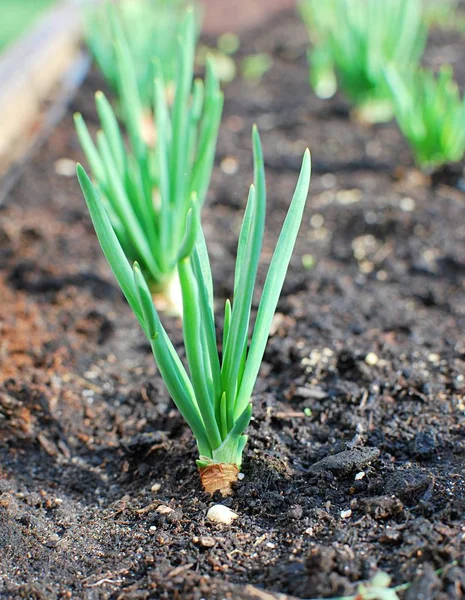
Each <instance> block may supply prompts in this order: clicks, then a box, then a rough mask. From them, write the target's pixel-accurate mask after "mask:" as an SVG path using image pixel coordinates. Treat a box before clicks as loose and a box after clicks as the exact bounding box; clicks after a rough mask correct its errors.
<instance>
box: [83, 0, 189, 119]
mask: <svg viewBox="0 0 465 600" xmlns="http://www.w3.org/2000/svg"><path fill="white" fill-rule="evenodd" d="M188 4H192V2H189V3H188V2H186V0H121V1H120V2H118V4H117V5H116V4H114V3H110V2H106V3H105V4H104V6H97V7H92V8H89V9H88V11H87V14H86V17H87V18H86V41H87V45H88V47H89V50H90V52H91V54H92V56H93V58H94V60H95V62H96V63H97V65H98V67H99V69H100V70H101V72H102V74H103V76H104V77H105V79H106V81H107V83H108V84H109V85H110V86H111V87H112V88H113V89H114V90H115V91H118V89H119V85H120V81H119V62H118V56H117V50H116V47H115V42H116V43H117V42H118V39H119V37H120V35H121V34H123V35H124V37H125V39H126V40H127V46H128V50H129V53H130V56H131V60H132V61H133V64H134V71H135V75H136V81H137V89H138V91H139V96H140V99H141V102H142V105H143V106H144V107H145V108H150V107H151V106H152V105H153V93H154V88H153V79H154V77H155V67H154V61H156V62H158V64H159V65H161V71H162V75H163V80H164V81H165V82H166V84H167V85H170V84H172V83H174V80H175V78H176V72H177V66H176V62H177V44H178V37H179V35H180V33H181V31H182V23H183V15H184V12H185V9H186V6H187V5H188Z"/></svg>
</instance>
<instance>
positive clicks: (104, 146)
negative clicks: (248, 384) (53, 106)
mask: <svg viewBox="0 0 465 600" xmlns="http://www.w3.org/2000/svg"><path fill="white" fill-rule="evenodd" d="M195 27H196V26H195V18H194V14H193V11H192V10H188V11H187V13H186V16H185V20H184V24H183V29H182V35H181V37H180V39H179V40H178V71H177V77H176V88H175V95H174V101H173V104H172V106H169V104H168V101H167V94H166V88H165V81H164V78H163V74H162V71H161V68H160V65H159V63H156V64H155V75H156V76H155V82H154V97H155V101H154V107H153V111H154V128H153V130H154V132H155V134H156V143H155V146H153V144H151V143H150V142H149V141H147V140H145V139H144V136H143V133H142V132H141V126H140V125H141V124H140V118H139V117H140V115H141V99H140V96H139V93H138V88H137V80H136V75H135V70H134V65H133V62H132V60H131V56H130V53H129V50H128V47H127V45H126V43H125V39H124V36H122V35H121V36H120V37H119V38H118V42H117V44H116V54H117V59H118V72H119V80H120V83H121V84H120V95H121V102H122V109H123V117H124V121H125V125H126V129H127V133H128V138H129V141H128V143H127V144H126V143H125V142H124V137H123V134H122V132H121V130H120V127H119V124H118V121H117V119H116V116H115V114H114V112H113V110H112V108H111V106H110V103H109V102H108V100H107V99H106V97H105V96H104V94H102V93H101V92H97V94H96V105H97V111H98V114H99V118H100V124H101V131H99V132H98V134H97V143H96V144H95V143H94V141H93V140H92V138H91V135H90V133H89V131H88V129H87V126H86V124H85V122H84V120H83V118H82V116H81V115H79V114H78V115H76V116H75V124H76V130H77V133H78V137H79V140H80V142H81V146H82V148H83V151H84V153H85V155H86V157H87V160H88V162H89V165H90V167H91V171H92V175H93V178H94V180H95V182H96V186H97V189H98V191H99V194H100V195H101V197H102V201H103V203H104V205H105V209H106V211H107V214H108V217H109V219H110V222H111V224H112V226H113V229H114V231H115V233H116V235H117V237H118V240H119V242H120V244H121V247H122V248H123V251H124V253H125V254H126V256H127V257H128V259H129V260H131V261H134V260H137V262H138V263H139V265H140V268H141V269H142V272H143V274H144V277H145V278H146V280H147V282H148V284H149V287H150V289H151V290H153V291H161V292H164V293H165V295H166V296H168V298H169V300H170V304H171V307H172V308H174V310H175V311H176V312H179V304H180V299H178V298H177V296H176V290H177V287H176V285H173V282H176V277H175V275H176V268H177V260H178V255H179V250H180V247H181V243H182V239H183V236H184V231H185V227H186V218H187V213H188V210H189V207H190V201H191V197H192V195H193V194H195V195H196V197H197V202H198V205H199V207H201V206H202V204H203V202H204V200H205V196H206V194H207V189H208V185H209V182H210V177H211V172H212V167H213V160H214V155H215V148H216V140H217V135H218V127H219V123H220V119H221V112H222V107H223V94H222V92H221V90H220V88H219V84H218V80H217V78H216V76H215V74H214V72H213V69H212V67H211V65H210V64H209V63H207V69H206V79H205V84H204V83H203V81H201V80H200V79H196V80H195V81H194V83H192V80H193V69H194V55H195Z"/></svg>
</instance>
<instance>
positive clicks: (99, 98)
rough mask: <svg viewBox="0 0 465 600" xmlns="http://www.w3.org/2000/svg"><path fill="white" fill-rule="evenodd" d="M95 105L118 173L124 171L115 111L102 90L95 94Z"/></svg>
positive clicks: (122, 151) (124, 161)
mask: <svg viewBox="0 0 465 600" xmlns="http://www.w3.org/2000/svg"><path fill="white" fill-rule="evenodd" d="M95 105H96V107H97V113H98V115H99V119H100V123H101V124H102V129H103V132H104V133H105V137H106V138H107V140H108V144H109V146H110V149H111V151H112V154H113V160H114V161H115V164H116V168H117V169H118V171H119V172H120V173H124V172H125V171H126V159H125V150H124V144H123V138H122V137H121V133H120V130H119V126H118V121H117V119H116V116H115V113H114V112H113V109H112V107H111V104H110V103H109V102H108V100H107V98H106V96H105V94H103V92H97V93H96V94H95Z"/></svg>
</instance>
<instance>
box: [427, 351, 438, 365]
mask: <svg viewBox="0 0 465 600" xmlns="http://www.w3.org/2000/svg"><path fill="white" fill-rule="evenodd" d="M428 360H429V361H430V362H432V363H438V362H439V361H440V360H441V357H440V356H439V354H436V353H435V352H431V353H430V354H428Z"/></svg>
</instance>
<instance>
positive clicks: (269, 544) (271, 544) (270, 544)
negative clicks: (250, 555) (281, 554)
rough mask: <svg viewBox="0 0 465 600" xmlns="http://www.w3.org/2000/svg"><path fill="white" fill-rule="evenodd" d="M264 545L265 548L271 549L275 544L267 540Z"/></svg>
mask: <svg viewBox="0 0 465 600" xmlns="http://www.w3.org/2000/svg"><path fill="white" fill-rule="evenodd" d="M266 547H267V548H271V549H273V548H276V545H275V544H273V542H267V543H266Z"/></svg>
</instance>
